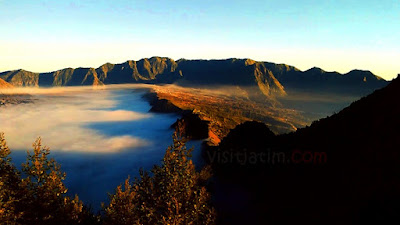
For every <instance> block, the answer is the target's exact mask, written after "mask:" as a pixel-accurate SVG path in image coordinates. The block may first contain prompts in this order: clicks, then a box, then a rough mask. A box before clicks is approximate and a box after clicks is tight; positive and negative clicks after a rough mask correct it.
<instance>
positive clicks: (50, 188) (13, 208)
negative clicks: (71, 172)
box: [0, 134, 96, 225]
mask: <svg viewBox="0 0 400 225" xmlns="http://www.w3.org/2000/svg"><path fill="white" fill-rule="evenodd" d="M10 152H11V151H10V149H9V148H8V146H7V144H6V141H5V139H4V135H3V134H0V224H61V225H62V224H88V223H94V222H95V221H96V218H95V217H94V216H93V215H92V214H91V213H90V212H89V211H88V210H86V209H85V208H84V206H83V203H82V201H80V200H79V198H78V196H75V197H74V198H73V199H71V198H69V197H67V196H66V193H67V188H66V187H65V185H64V183H63V180H64V179H65V177H66V174H65V173H63V172H62V171H61V167H60V165H59V164H58V163H57V162H56V161H55V160H54V159H49V158H48V155H49V154H50V149H49V148H45V147H42V144H41V139H40V138H38V139H37V140H36V141H35V142H34V144H33V152H32V153H30V152H29V151H28V155H27V160H26V163H24V164H22V173H21V172H20V171H18V170H17V169H16V168H15V166H14V165H13V164H12V163H11V158H10V157H9V155H10ZM21 174H22V175H21Z"/></svg>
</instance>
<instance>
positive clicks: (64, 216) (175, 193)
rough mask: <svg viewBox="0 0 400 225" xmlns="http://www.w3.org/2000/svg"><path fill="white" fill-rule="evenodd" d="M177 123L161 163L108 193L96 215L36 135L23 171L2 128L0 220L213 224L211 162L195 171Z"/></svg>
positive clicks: (3, 222)
mask: <svg viewBox="0 0 400 225" xmlns="http://www.w3.org/2000/svg"><path fill="white" fill-rule="evenodd" d="M181 130H182V126H178V128H177V131H176V132H175V133H174V135H173V145H172V146H170V147H169V148H168V149H167V151H166V153H165V156H164V158H163V160H162V164H161V165H160V166H154V168H153V169H152V170H151V175H150V174H149V173H148V172H146V171H142V170H141V171H140V177H139V178H136V179H135V181H134V182H132V183H131V182H130V181H129V178H128V179H127V180H126V181H125V184H124V187H122V185H120V186H118V187H117V188H116V191H115V193H114V194H110V196H109V197H110V203H109V204H108V205H103V212H102V214H101V215H94V214H93V213H92V212H91V211H90V210H89V209H88V208H87V207H85V206H84V204H83V202H82V201H80V200H79V197H78V196H75V197H74V198H70V197H68V196H67V190H68V189H67V188H66V187H65V185H64V183H63V180H64V179H65V177H66V174H65V173H63V172H62V171H61V168H60V165H59V164H58V163H57V162H56V161H54V159H50V158H49V154H50V150H49V148H46V147H42V143H41V140H40V138H39V139H37V140H36V141H35V143H34V144H33V152H29V151H28V155H27V160H26V163H23V164H22V169H21V171H20V170H18V169H17V168H16V167H15V166H14V165H13V163H12V160H11V158H10V153H11V151H10V149H9V148H8V147H7V143H6V141H5V138H4V135H3V134H0V224H214V223H215V218H216V216H215V211H214V209H213V208H212V206H211V205H210V195H209V193H208V192H207V190H206V188H205V185H206V182H207V180H208V179H209V178H210V175H211V173H210V168H205V169H203V170H202V171H201V172H196V170H195V166H194V164H193V162H192V160H190V157H191V156H190V152H191V151H192V149H187V148H186V145H185V144H186V140H185V138H183V136H182V132H180V131H181Z"/></svg>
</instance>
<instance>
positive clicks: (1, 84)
mask: <svg viewBox="0 0 400 225" xmlns="http://www.w3.org/2000/svg"><path fill="white" fill-rule="evenodd" d="M12 87H14V86H12V85H11V84H9V83H7V82H5V81H4V80H3V79H1V78H0V88H12Z"/></svg>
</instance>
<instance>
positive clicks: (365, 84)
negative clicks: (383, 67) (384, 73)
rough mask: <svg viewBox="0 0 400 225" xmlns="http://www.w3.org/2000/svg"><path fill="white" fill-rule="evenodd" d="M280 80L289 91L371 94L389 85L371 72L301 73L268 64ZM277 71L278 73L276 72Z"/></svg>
mask: <svg viewBox="0 0 400 225" xmlns="http://www.w3.org/2000/svg"><path fill="white" fill-rule="evenodd" d="M268 65H269V69H270V70H271V71H273V72H274V74H275V75H276V77H277V78H278V80H279V81H280V82H281V83H282V84H283V85H284V86H285V88H289V89H297V90H306V91H314V92H327V93H329V92H332V93H353V94H361V95H365V94H369V93H371V92H372V91H374V90H376V89H378V88H382V87H384V86H386V85H387V83H388V82H387V81H386V80H384V79H383V78H381V77H379V76H376V75H374V74H373V73H371V72H370V71H363V70H352V71H350V72H349V73H346V74H340V73H338V72H326V71H324V70H322V69H321V68H317V67H314V68H311V69H309V70H306V71H304V72H303V71H300V70H298V69H296V68H293V67H287V69H286V70H277V69H276V66H274V65H271V64H268ZM275 71H276V72H275Z"/></svg>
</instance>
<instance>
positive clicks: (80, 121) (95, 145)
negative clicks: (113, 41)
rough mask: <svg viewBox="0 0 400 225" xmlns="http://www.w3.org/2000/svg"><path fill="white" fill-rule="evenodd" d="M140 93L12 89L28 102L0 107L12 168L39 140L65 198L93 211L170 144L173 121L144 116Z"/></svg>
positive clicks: (128, 89)
mask: <svg viewBox="0 0 400 225" xmlns="http://www.w3.org/2000/svg"><path fill="white" fill-rule="evenodd" d="M144 91H145V90H143V89H142V86H137V85H116V86H107V88H104V89H93V88H88V87H80V88H77V87H71V88H64V87H63V88H30V89H18V90H13V93H17V92H21V93H29V94H31V95H32V99H34V101H33V103H28V104H18V105H7V106H2V107H0V120H1V123H0V132H4V133H5V136H6V140H7V143H8V145H9V147H10V148H11V150H12V155H11V156H12V157H13V161H14V163H15V164H16V165H18V166H19V165H20V164H21V163H22V162H24V161H25V157H26V150H28V149H31V146H32V143H33V141H34V140H35V139H36V138H37V137H39V136H40V137H42V143H43V144H44V145H46V146H48V147H50V149H51V156H52V157H54V158H55V159H56V160H57V162H59V163H60V164H61V167H62V170H64V171H65V172H66V173H67V180H66V184H67V187H68V188H69V193H70V194H71V195H73V194H75V193H77V194H78V195H79V196H80V198H81V199H83V201H84V202H85V203H89V204H92V206H93V207H94V208H95V209H98V208H99V206H100V202H104V201H106V200H107V192H112V191H113V190H114V188H116V186H117V185H118V184H120V183H121V182H123V181H124V179H126V178H127V177H128V175H131V176H132V177H133V176H136V175H137V174H138V170H139V168H141V167H143V168H144V169H150V168H151V167H152V166H153V165H154V164H159V163H160V160H161V159H162V157H163V155H164V153H165V149H166V148H167V147H168V145H170V144H171V142H172V139H171V135H172V132H173V130H171V128H170V125H171V124H173V123H174V122H175V121H176V119H177V118H178V116H177V115H175V114H154V113H149V112H148V110H149V109H150V106H149V104H148V103H147V102H146V101H145V100H143V99H142V97H141V96H142V95H143V93H144ZM194 144H195V145H196V146H197V148H196V150H198V146H199V143H198V142H195V143H191V144H190V146H189V147H191V146H192V145H194ZM194 155H195V154H194Z"/></svg>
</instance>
